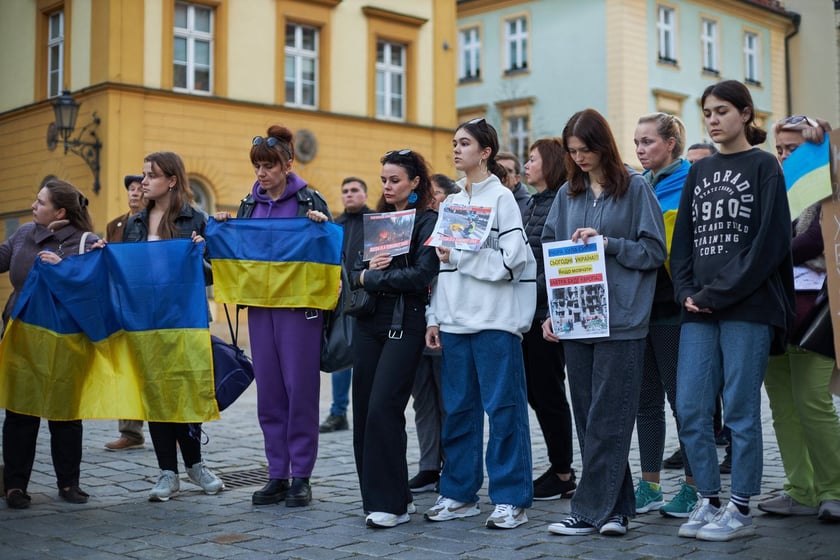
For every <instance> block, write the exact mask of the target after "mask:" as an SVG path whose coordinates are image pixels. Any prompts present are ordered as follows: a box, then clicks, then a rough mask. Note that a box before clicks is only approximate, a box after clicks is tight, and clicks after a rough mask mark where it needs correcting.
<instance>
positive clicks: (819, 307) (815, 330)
mask: <svg viewBox="0 0 840 560" xmlns="http://www.w3.org/2000/svg"><path fill="white" fill-rule="evenodd" d="M792 342H793V343H794V344H796V345H797V346H799V347H800V348H803V349H805V350H808V351H810V352H815V353H817V354H821V355H823V356H825V357H827V358H831V359H832V360H833V359H835V353H834V330H833V328H832V326H831V307H830V306H829V304H828V282H823V285H822V288H821V289H820V291H819V293H818V294H817V299H816V300H814V307H812V308H811V311H810V312H809V313H808V315H807V316H806V317H805V319H803V320H802V323H801V325H800V327H799V329H798V330H797V332H796V333H794V336H793V340H792Z"/></svg>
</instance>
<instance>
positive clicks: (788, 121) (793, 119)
mask: <svg viewBox="0 0 840 560" xmlns="http://www.w3.org/2000/svg"><path fill="white" fill-rule="evenodd" d="M802 123H805V124H807V125H808V126H814V127H816V126H817V123H816V121H814V120H812V119H809V118H808V117H806V116H805V115H793V116H790V117H785V118H783V119H782V120H780V121H779V124H781V125H782V126H784V125H790V126H796V125H798V124H802Z"/></svg>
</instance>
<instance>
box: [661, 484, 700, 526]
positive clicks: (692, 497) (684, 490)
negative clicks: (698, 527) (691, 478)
mask: <svg viewBox="0 0 840 560" xmlns="http://www.w3.org/2000/svg"><path fill="white" fill-rule="evenodd" d="M680 484H681V485H682V487H681V488H680V491H679V492H678V493H677V495H676V496H674V499H673V500H671V501H670V502H668V503H667V504H665V505H664V506H662V507H661V508H659V513H661V514H662V515H664V516H665V517H688V516H689V515H691V510H693V509H694V506H695V505H697V488H695V487H694V486H692V485H691V484H688V483H687V482H686V481H685V480H683V479H680Z"/></svg>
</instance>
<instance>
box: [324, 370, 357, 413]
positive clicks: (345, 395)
mask: <svg viewBox="0 0 840 560" xmlns="http://www.w3.org/2000/svg"><path fill="white" fill-rule="evenodd" d="M352 377H353V369H352V368H348V369H343V370H341V371H336V372H333V373H332V397H333V400H332V406H330V414H332V415H335V416H345V415H347V406H348V405H349V404H350V381H352Z"/></svg>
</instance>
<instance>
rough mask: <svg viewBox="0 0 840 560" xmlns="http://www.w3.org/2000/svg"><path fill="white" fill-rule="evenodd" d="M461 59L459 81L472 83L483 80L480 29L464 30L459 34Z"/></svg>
mask: <svg viewBox="0 0 840 560" xmlns="http://www.w3.org/2000/svg"><path fill="white" fill-rule="evenodd" d="M458 42H459V43H460V44H459V47H460V51H461V57H460V59H459V66H458V79H459V80H460V81H462V82H470V81H473V80H478V79H480V78H481V41H480V39H479V34H478V27H470V28H469V29H462V30H461V32H460V33H458Z"/></svg>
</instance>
